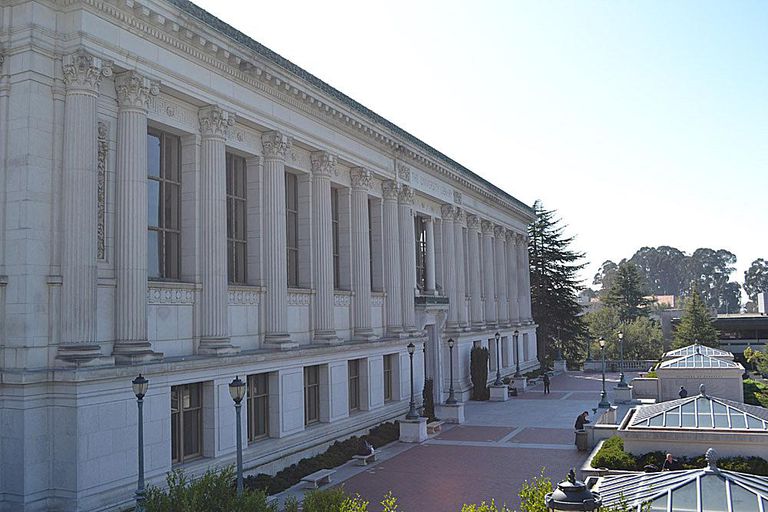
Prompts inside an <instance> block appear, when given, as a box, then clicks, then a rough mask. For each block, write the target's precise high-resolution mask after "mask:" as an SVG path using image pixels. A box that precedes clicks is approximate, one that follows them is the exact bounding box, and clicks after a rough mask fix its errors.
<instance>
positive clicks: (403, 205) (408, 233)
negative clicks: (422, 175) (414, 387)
mask: <svg viewBox="0 0 768 512" xmlns="http://www.w3.org/2000/svg"><path fill="white" fill-rule="evenodd" d="M398 203H399V212H400V283H401V284H400V286H401V287H402V306H403V330H404V331H406V332H412V331H414V330H416V309H415V307H416V306H415V301H414V297H415V295H416V229H415V226H414V220H413V188H411V187H410V186H408V185H400V193H399V194H398Z"/></svg>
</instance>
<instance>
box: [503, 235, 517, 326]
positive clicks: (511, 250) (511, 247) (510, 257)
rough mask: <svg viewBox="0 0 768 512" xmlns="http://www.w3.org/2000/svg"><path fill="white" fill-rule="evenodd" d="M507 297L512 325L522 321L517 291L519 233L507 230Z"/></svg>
mask: <svg viewBox="0 0 768 512" xmlns="http://www.w3.org/2000/svg"><path fill="white" fill-rule="evenodd" d="M506 259H507V297H509V320H510V323H511V324H512V325H517V324H519V323H520V308H519V306H518V298H519V297H518V296H519V295H520V294H519V293H517V276H518V271H517V234H516V233H515V232H514V231H511V230H508V231H507V251H506Z"/></svg>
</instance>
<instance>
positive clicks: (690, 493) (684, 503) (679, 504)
mask: <svg viewBox="0 0 768 512" xmlns="http://www.w3.org/2000/svg"><path fill="white" fill-rule="evenodd" d="M672 510H674V511H675V512H694V511H695V510H696V482H695V481H694V482H691V483H689V484H686V485H684V486H682V487H680V488H679V489H675V490H674V491H672Z"/></svg>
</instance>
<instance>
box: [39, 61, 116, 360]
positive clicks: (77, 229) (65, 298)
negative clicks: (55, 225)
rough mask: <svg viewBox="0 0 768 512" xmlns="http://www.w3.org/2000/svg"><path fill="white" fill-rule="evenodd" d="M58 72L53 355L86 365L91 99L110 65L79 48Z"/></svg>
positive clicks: (92, 318)
mask: <svg viewBox="0 0 768 512" xmlns="http://www.w3.org/2000/svg"><path fill="white" fill-rule="evenodd" d="M63 72H64V83H65V85H66V96H65V100H64V154H63V160H62V167H63V169H62V170H63V179H62V188H63V201H62V204H63V222H62V234H63V236H62V243H63V248H62V257H61V273H62V277H63V284H62V295H61V308H62V309H61V344H60V345H59V350H58V357H59V358H60V359H61V360H63V361H65V362H70V363H73V364H87V363H89V362H94V360H95V359H97V358H99V357H100V355H101V347H100V346H99V345H98V344H97V343H96V319H97V318H98V314H97V306H96V303H97V301H96V257H97V220H96V215H97V208H98V205H97V190H96V189H97V151H98V148H97V126H96V122H97V121H96V103H97V100H98V96H99V84H100V83H101V79H102V77H103V76H110V75H111V74H112V68H111V63H109V62H106V61H102V60H101V59H99V58H96V57H94V56H92V55H90V54H88V53H86V52H85V51H82V50H81V51H78V52H77V53H74V54H71V55H66V56H65V57H64V58H63ZM30 142H31V143H32V141H30Z"/></svg>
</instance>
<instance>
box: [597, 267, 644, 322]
mask: <svg viewBox="0 0 768 512" xmlns="http://www.w3.org/2000/svg"><path fill="white" fill-rule="evenodd" d="M605 304H606V306H608V307H611V308H613V309H615V310H616V312H617V313H618V314H619V318H620V319H621V321H622V322H624V323H628V322H631V321H633V320H634V319H635V318H638V317H641V316H647V315H648V310H647V306H648V304H649V301H648V299H646V298H645V285H644V284H643V280H642V277H641V276H640V272H639V271H638V269H637V266H635V265H634V264H632V263H629V262H624V263H622V264H621V265H619V268H618V270H617V271H616V278H615V279H614V280H613V286H611V288H610V290H608V293H607V294H606V296H605Z"/></svg>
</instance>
